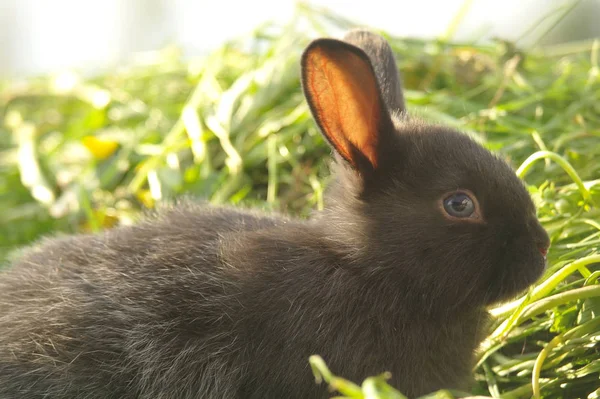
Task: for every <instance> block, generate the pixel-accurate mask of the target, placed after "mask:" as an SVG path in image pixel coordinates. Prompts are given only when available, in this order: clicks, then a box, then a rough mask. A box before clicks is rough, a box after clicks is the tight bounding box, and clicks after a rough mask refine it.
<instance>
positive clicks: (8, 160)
mask: <svg viewBox="0 0 600 399" xmlns="http://www.w3.org/2000/svg"><path fill="white" fill-rule="evenodd" d="M457 23H458V22H457ZM351 26H353V24H352V22H350V21H346V20H344V19H342V18H339V17H337V16H335V15H333V14H330V13H327V12H322V10H315V9H312V8H310V7H308V6H306V5H302V4H301V5H300V6H299V8H298V12H297V14H296V17H295V19H294V20H293V21H291V22H290V23H289V24H286V25H278V24H268V25H264V26H262V27H260V28H258V29H257V30H256V31H255V32H253V34H252V35H251V36H247V37H245V38H244V39H240V40H234V41H232V42H230V43H227V44H226V45H225V46H223V47H222V48H221V49H219V50H217V51H214V52H212V53H211V54H210V55H208V56H207V57H204V58H201V59H193V60H183V59H182V58H181V56H180V54H179V53H178V52H177V50H176V49H166V50H164V51H161V52H157V53H148V54H143V55H141V56H139V57H137V58H136V59H133V60H131V61H130V62H129V63H128V65H129V66H127V67H123V68H120V69H117V70H111V71H107V72H106V73H105V74H104V75H101V76H96V77H93V78H84V77H82V76H81V75H79V74H76V73H69V74H61V75H58V76H50V77H41V78H36V79H30V80H28V81H26V82H18V83H17V82H4V83H0V90H1V92H0V93H1V94H0V110H1V112H2V113H1V116H2V119H3V120H2V122H3V123H2V124H1V125H0V261H2V260H6V259H8V258H9V257H10V256H11V254H13V251H14V250H15V249H17V248H19V247H22V246H23V245H26V244H28V243H30V242H32V241H33V240H35V239H37V238H39V237H40V236H43V235H47V234H55V233H57V232H67V233H73V232H81V231H98V230H100V229H103V228H109V227H111V226H113V225H116V224H127V223H132V222H133V221H135V219H136V218H137V217H138V216H139V214H140V210H141V209H142V208H143V207H152V206H154V205H155V204H156V203H158V202H161V201H166V200H170V199H173V198H177V197H180V196H182V195H190V196H195V197H201V198H208V199H210V200H211V201H212V202H214V203H233V204H245V205H253V206H259V207H263V208H267V209H274V210H280V211H283V212H289V213H292V214H295V215H298V216H300V217H305V216H306V215H308V213H309V211H310V210H312V209H318V208H320V207H321V206H322V193H323V190H324V188H325V187H326V186H327V183H328V180H327V176H328V171H327V160H328V159H329V157H328V154H329V149H328V147H327V146H326V145H325V143H324V141H323V139H322V138H321V136H320V134H319V133H318V131H317V129H316V126H315V124H314V122H313V121H312V120H311V118H310V116H309V113H308V109H307V106H306V104H305V102H304V99H303V97H302V94H301V91H300V82H299V56H300V53H301V51H302V49H303V48H304V46H305V45H306V44H307V43H308V41H309V40H310V39H311V38H313V37H315V36H324V35H331V34H337V33H338V32H340V31H341V30H343V29H347V28H349V27H351ZM451 31H452V29H450V30H449V34H448V37H446V38H449V37H450V36H451ZM383 33H384V34H385V32H383ZM386 36H387V37H388V39H389V40H390V42H391V43H392V46H393V48H394V50H395V52H396V53H397V56H398V60H399V66H400V69H401V72H402V74H403V77H404V81H405V86H406V88H407V90H406V98H407V101H408V106H409V111H410V112H411V113H412V114H416V115H419V116H421V117H423V118H426V119H429V120H434V121H439V122H442V123H445V124H449V125H452V126H456V127H459V128H461V129H462V130H464V131H466V132H467V133H469V134H472V135H474V136H475V137H477V138H479V139H481V140H482V141H483V142H484V143H485V145H486V146H487V147H488V148H490V149H492V150H494V151H497V152H499V153H501V154H502V155H503V156H505V157H506V158H507V159H509V161H510V162H511V163H512V164H513V165H514V166H515V168H518V173H519V174H520V175H521V176H522V177H523V178H524V179H525V181H526V182H527V184H528V186H529V188H530V191H531V193H532V196H533V198H534V200H535V202H536V203H537V205H538V209H539V217H540V220H541V221H542V223H543V224H544V226H545V227H546V229H547V230H548V232H549V234H550V235H551V238H552V248H551V250H550V253H549V269H548V271H547V273H546V275H545V276H544V277H543V278H542V279H541V280H540V282H539V283H538V284H537V285H536V286H535V287H534V288H533V289H532V291H531V292H530V293H529V294H528V295H526V296H524V297H523V298H520V299H518V300H517V301H515V302H512V303H510V304H507V305H505V306H503V307H501V308H497V309H493V310H492V312H493V313H494V314H495V315H496V316H497V317H498V318H497V322H496V324H495V325H494V326H493V329H492V330H491V331H490V336H489V338H488V340H487V341H486V342H485V343H484V345H483V347H482V351H481V354H480V357H479V358H480V361H479V364H478V367H477V368H476V369H475V371H474V373H475V376H476V379H477V381H478V386H477V387H476V391H475V392H477V393H479V394H484V395H491V396H494V397H502V398H521V397H522V398H528V397H531V396H532V395H534V394H536V395H537V394H538V393H539V394H541V396H543V397H547V398H579V397H581V398H590V399H592V398H598V397H600V389H599V388H598V387H600V345H599V344H598V341H599V340H600V284H599V282H598V278H599V277H600V268H599V267H598V265H600V251H599V247H600V212H599V209H598V207H597V205H598V204H600V101H599V99H600V69H599V64H598V63H599V62H600V61H599V57H600V41H593V42H585V43H573V44H569V45H561V46H554V47H536V48H534V49H531V50H527V51H523V50H520V49H518V48H516V47H515V46H513V45H511V44H510V43H504V42H500V41H498V42H494V43H490V44H484V45H479V44H469V43H465V44H448V43H447V42H446V41H442V40H439V41H423V40H416V39H406V38H398V37H391V36H389V35H386ZM313 361H315V360H314V359H313ZM317 363H319V362H318V360H317ZM319 364H320V366H319V367H321V368H320V370H321V374H320V375H323V370H325V369H324V368H323V366H324V365H323V364H321V363H319ZM317 369H319V368H318V367H317ZM333 372H335V370H333ZM342 377H343V376H342ZM331 378H332V376H329V379H328V378H325V379H326V381H331ZM335 381H339V379H338V380H335ZM334 385H335V384H334ZM337 386H338V388H340V389H342V390H343V389H344V387H346V388H347V389H348V390H347V391H344V393H345V395H347V396H348V397H357V398H358V397H371V398H373V397H378V396H373V395H371V396H368V394H367V395H365V396H361V395H363V394H364V393H365V392H367V393H368V392H373V389H374V390H375V391H377V390H381V389H384V390H385V389H388V388H386V387H385V384H384V383H383V380H382V379H381V378H379V379H377V378H376V379H372V380H368V381H366V382H365V385H364V386H363V387H357V386H354V385H352V384H350V383H349V382H348V383H347V384H346V385H344V384H342V385H341V386H339V384H338V385H337ZM382 387H384V388H382ZM369 389H370V390H371V391H369ZM398 395H399V394H395V393H392V391H388V392H387V393H382V394H381V395H380V396H379V397H380V398H400V397H402V396H398ZM440 395H446V396H440V397H450V395H451V394H450V393H444V394H440Z"/></svg>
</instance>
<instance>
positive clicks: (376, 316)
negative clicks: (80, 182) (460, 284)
mask: <svg viewBox="0 0 600 399" xmlns="http://www.w3.org/2000/svg"><path fill="white" fill-rule="evenodd" d="M326 219H327V218H326V217H325V218H323V219H321V220H318V221H315V222H298V221H289V220H286V219H274V218H272V217H266V216H260V215H259V214H257V213H242V212H240V211H239V210H232V209H231V210H227V209H211V208H208V209H206V208H204V207H199V206H194V205H189V204H181V205H179V206H177V207H175V208H174V209H172V210H169V211H166V212H165V213H164V215H163V216H161V217H159V218H157V219H154V220H152V221H148V222H146V223H142V224H140V225H138V226H133V227H123V228H117V229H114V230H112V231H110V232H107V233H105V234H102V235H95V236H78V237H72V238H63V239H58V240H55V241H49V242H47V243H45V244H43V245H41V246H39V247H38V248H37V249H36V250H34V251H31V252H30V253H29V254H28V255H26V256H25V257H24V258H22V259H21V260H20V261H19V262H18V263H17V264H16V265H14V267H13V268H12V270H11V271H10V272H8V273H6V275H5V276H3V278H2V279H1V280H0V315H1V316H0V397H1V398H13V397H14V398H37V397H52V398H53V397H82V398H83V397H86V398H88V397H89V398H108V397H114V398H130V397H131V398H163V397H164V398H197V397H207V398H253V397H256V398H259V397H261V398H265V397H266V398H271V397H272V398H276V397H281V398H283V397H285V398H295V397H298V398H313V397H314V398H321V397H324V394H325V393H326V389H325V387H324V386H323V385H316V384H314V382H312V380H311V372H310V368H309V366H308V363H307V359H308V357H309V356H310V355H311V354H315V353H319V354H321V355H322V356H323V357H324V358H325V359H326V360H327V361H328V363H329V365H330V366H331V367H332V368H333V370H335V371H336V373H340V374H341V375H344V376H345V377H347V378H352V379H355V380H357V381H360V380H361V379H363V378H365V377H367V376H368V375H372V374H374V373H380V372H383V371H392V372H393V376H394V380H393V381H394V383H396V384H398V385H399V386H402V387H403V389H404V390H405V391H406V392H423V391H426V390H430V389H432V388H436V387H439V388H441V387H443V386H445V385H444V384H451V385H452V386H457V385H458V386H463V385H464V384H465V383H466V382H467V381H466V379H465V377H466V376H467V375H468V374H469V367H470V366H471V356H470V354H472V353H473V351H474V349H475V348H474V347H475V345H476V344H477V343H478V342H479V338H480V337H479V336H478V329H477V326H478V324H479V322H480V321H481V320H482V319H481V317H482V315H483V314H482V312H481V311H479V310H477V311H474V312H466V313H463V312H459V313H454V314H443V313H440V314H428V313H427V312H426V311H425V312H423V311H422V310H420V309H419V307H418V306H417V307H412V306H406V303H409V302H411V301H413V299H411V296H413V295H415V294H416V293H413V292H411V291H410V287H411V284H410V283H408V282H398V284H399V285H401V286H403V287H407V291H406V292H404V293H402V295H398V293H397V292H396V291H397V289H396V287H395V286H394V285H390V282H389V281H386V280H385V279H381V276H376V275H375V276H373V278H372V279H369V278H368V276H366V275H365V274H364V273H362V272H360V270H369V269H370V265H368V264H360V262H358V261H357V262H356V263H354V264H353V265H352V268H348V267H346V264H347V261H345V260H344V259H343V256H344V254H343V253H340V251H339V249H338V247H337V246H336V245H328V244H327V241H328V240H329V239H330V238H331V237H330V236H326V235H325V232H327V230H328V229H327V228H326V227H324V226H323V223H325V221H326ZM225 224H226V225H225ZM274 250H277V252H276V253H277V256H276V257H273V256H272V254H273V251H274ZM346 255H347V254H346ZM307 280H308V281H310V285H307V284H306V281H307ZM384 293H386V294H385V295H383V294H384ZM374 298H377V299H376V300H374ZM402 302H405V303H404V304H403V303H402ZM7 343H8V345H7ZM425 353H426V354H430V355H428V356H423V354H425ZM445 359H461V361H460V362H458V363H457V361H456V360H454V361H453V362H452V365H453V367H452V368H439V367H438V364H446V362H447V361H445ZM432 360H433V361H434V363H433V367H432V363H431V362H432ZM422 375H428V378H427V379H426V381H424V380H423V378H422ZM300 387H301V388H300ZM255 392H256V393H260V394H258V395H255V394H254V393H255Z"/></svg>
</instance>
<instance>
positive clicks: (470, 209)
mask: <svg viewBox="0 0 600 399" xmlns="http://www.w3.org/2000/svg"><path fill="white" fill-rule="evenodd" d="M444 210H445V211H446V212H447V213H448V215H450V216H453V217H456V218H468V217H471V216H472V215H473V213H474V212H475V203H474V202H473V200H472V199H471V197H469V196H468V195H467V194H465V193H454V194H452V195H450V196H449V197H447V198H446V199H445V200H444Z"/></svg>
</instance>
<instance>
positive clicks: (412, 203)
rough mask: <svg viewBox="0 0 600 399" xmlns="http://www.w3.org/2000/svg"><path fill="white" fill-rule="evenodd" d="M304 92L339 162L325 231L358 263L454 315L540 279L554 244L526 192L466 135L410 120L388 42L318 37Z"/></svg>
mask: <svg viewBox="0 0 600 399" xmlns="http://www.w3.org/2000/svg"><path fill="white" fill-rule="evenodd" d="M302 84H303V90H304V94H305V96H306V99H307V101H308V104H309V107H310V110H311V112H312V114H313V116H314V118H315V120H316V122H317V124H318V126H319V128H320V130H321V131H322V133H323V135H324V136H325V138H326V139H327V141H328V142H329V144H330V145H331V147H332V148H333V149H334V150H335V154H336V160H337V162H336V164H335V171H336V180H335V183H334V184H333V185H332V187H331V190H330V192H329V197H328V198H327V200H328V203H327V209H326V211H325V212H324V214H323V218H324V219H325V220H326V223H324V225H325V226H326V228H328V229H329V230H330V232H331V233H332V234H333V235H334V236H335V237H336V238H337V239H338V240H337V242H338V243H340V245H345V248H347V249H349V252H347V258H348V259H349V263H350V264H356V265H360V267H361V268H362V269H363V271H364V272H366V273H368V274H369V275H370V276H376V275H380V276H382V277H383V278H385V279H387V281H389V283H390V284H391V285H393V284H396V282H398V281H399V280H401V281H403V282H404V283H408V284H411V286H412V287H413V288H412V291H411V292H412V294H411V295H415V296H423V295H425V296H429V297H431V298H436V300H439V301H447V303H445V305H446V306H447V308H453V307H454V308H456V309H458V308H460V306H462V305H464V304H465V303H472V304H474V305H476V306H483V305H488V304H491V303H494V302H498V301H501V300H505V299H508V298H510V297H512V296H515V295H516V294H518V293H519V292H521V291H523V290H524V289H526V288H527V287H528V286H529V285H531V284H532V283H534V282H535V281H536V280H537V279H538V278H539V277H540V275H541V273H542V272H543V270H544V267H545V255H546V251H547V249H548V247H549V238H548V235H547V233H546V232H545V231H544V229H543V228H542V227H541V225H540V224H539V222H538V220H537V218H536V212H535V207H534V205H533V202H532V200H531V198H530V196H529V194H528V192H527V190H526V188H525V186H524V185H523V183H522V182H521V180H520V179H519V178H518V177H517V176H516V174H515V172H514V171H513V170H512V169H511V167H509V166H508V165H507V163H505V162H504V161H503V160H501V159H500V158H498V157H497V156H495V155H493V154H492V153H490V152H489V151H488V150H486V149H485V148H483V147H482V146H481V145H479V144H478V143H476V142H475V141H473V140H472V139H471V138H469V137H468V136H467V135H465V134H462V133H459V132H457V131H455V130H453V129H451V128H448V127H444V126H439V125H432V124H426V123H424V122H420V121H413V120H410V119H409V118H408V117H407V116H406V109H405V104H404V98H403V95H402V90H401V85H400V77H399V74H398V69H397V67H396V63H395V61H394V57H393V53H392V50H391V48H390V46H389V45H388V44H387V42H386V41H385V40H384V39H383V38H382V37H380V36H378V35H375V34H373V33H369V32H366V31H353V32H350V33H349V34H348V35H347V36H346V37H345V39H344V41H341V40H335V39H318V40H315V41H313V42H312V43H311V44H310V45H309V46H308V47H307V49H306V50H305V52H304V54H303V56H302ZM333 241H335V240H333ZM402 289H408V290H410V288H407V287H406V286H405V285H404V286H403V287H402Z"/></svg>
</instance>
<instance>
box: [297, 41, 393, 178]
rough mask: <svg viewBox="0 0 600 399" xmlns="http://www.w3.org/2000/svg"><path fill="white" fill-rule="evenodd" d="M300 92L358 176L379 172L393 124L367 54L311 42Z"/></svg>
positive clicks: (346, 46)
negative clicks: (385, 144) (385, 138)
mask: <svg viewBox="0 0 600 399" xmlns="http://www.w3.org/2000/svg"><path fill="white" fill-rule="evenodd" d="M302 87H303V90H304V95H305V96H306V99H307V101H308V104H309V106H310V110H311V112H312V114H313V116H314V118H315V120H316V122H317V124H318V125H319V128H320V129H321V131H322V132H323V134H324V135H325V137H326V138H327V140H328V141H329V142H330V143H331V145H332V146H333V148H334V149H335V150H336V151H337V152H338V153H339V154H340V155H341V156H342V157H343V158H344V159H345V160H346V161H347V162H349V163H350V165H352V167H353V168H354V169H356V170H358V171H359V172H363V173H364V172H369V171H372V170H375V169H377V167H378V166H379V164H380V161H381V159H380V158H381V148H382V145H383V144H384V143H383V139H384V137H383V135H384V134H385V133H386V132H387V131H389V129H390V127H391V126H393V124H392V122H391V119H390V116H389V113H388V110H387V109H386V106H385V103H384V101H383V100H382V95H381V92H380V89H379V84H378V82H377V78H376V76H375V73H374V70H373V67H372V65H371V62H370V60H369V57H368V56H367V55H366V54H365V52H364V51H362V50H361V49H359V48H358V47H356V46H353V45H351V44H348V43H345V42H343V41H339V40H334V39H318V40H315V41H313V42H312V43H311V44H310V45H309V46H308V48H307V49H306V50H305V51H304V54H303V55H302Z"/></svg>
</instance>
